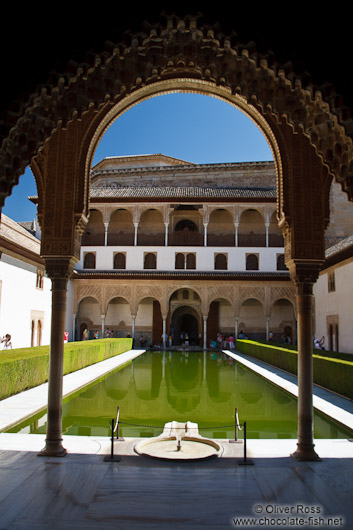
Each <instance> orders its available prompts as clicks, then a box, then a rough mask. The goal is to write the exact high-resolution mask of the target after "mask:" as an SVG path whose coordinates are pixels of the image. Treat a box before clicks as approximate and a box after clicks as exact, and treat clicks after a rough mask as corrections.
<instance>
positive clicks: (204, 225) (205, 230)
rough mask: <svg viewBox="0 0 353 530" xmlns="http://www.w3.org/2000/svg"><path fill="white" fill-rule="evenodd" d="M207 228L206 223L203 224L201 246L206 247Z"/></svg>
mask: <svg viewBox="0 0 353 530" xmlns="http://www.w3.org/2000/svg"><path fill="white" fill-rule="evenodd" d="M207 226H208V223H203V246H204V247H207Z"/></svg>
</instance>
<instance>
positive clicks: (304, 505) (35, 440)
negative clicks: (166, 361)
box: [0, 353, 353, 530]
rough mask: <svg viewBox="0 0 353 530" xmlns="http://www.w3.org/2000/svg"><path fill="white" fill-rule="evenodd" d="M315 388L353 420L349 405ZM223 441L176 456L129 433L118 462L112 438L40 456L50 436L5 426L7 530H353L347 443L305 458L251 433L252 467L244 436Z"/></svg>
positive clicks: (2, 478) (80, 441)
mask: <svg viewBox="0 0 353 530" xmlns="http://www.w3.org/2000/svg"><path fill="white" fill-rule="evenodd" d="M129 355H130V356H131V357H134V356H135V353H130V354H129ZM234 355H237V354H234ZM122 360H123V359H122ZM110 362H111V361H110ZM124 362H125V361H124ZM256 365H257V367H258V370H259V371H261V370H269V371H270V372H271V373H272V375H271V376H270V377H272V378H275V379H277V378H282V379H283V383H281V384H283V385H284V386H286V385H294V387H293V388H292V390H293V392H294V393H295V380H294V379H292V378H291V377H290V376H289V375H288V374H283V373H282V374H281V373H280V372H278V371H277V370H275V369H272V368H271V369H270V367H268V366H264V365H262V364H261V363H256ZM97 368H98V367H96V370H97ZM105 369H106V367H102V370H105ZM85 373H86V374H88V373H89V371H86V372H85ZM85 377H86V376H84V375H83V373H82V374H81V376H80V378H81V379H82V381H83V379H84V378H85ZM80 378H79V380H80V381H81V379H80ZM76 379H77V377H76ZM78 384H81V382H80V383H78ZM45 391H46V390H45ZM36 392H37V394H36V396H37V399H38V400H39V401H40V399H42V398H40V397H39V394H38V392H39V390H38V389H37V391H36ZM316 392H317V393H318V394H319V395H318V396H316V397H317V399H319V400H322V401H323V402H326V406H327V407H329V408H330V407H334V409H331V410H333V411H334V413H335V414H336V413H339V411H341V414H342V416H341V420H342V422H345V423H348V424H350V421H351V418H352V402H350V401H349V400H344V399H343V400H342V398H340V397H339V396H335V395H333V394H332V395H330V393H328V394H327V393H326V392H324V391H323V390H322V389H316ZM32 395H33V394H32ZM26 396H28V394H27V395H26ZM10 399H11V398H10ZM26 399H27V398H26ZM4 401H6V400H4ZM27 401H28V399H27ZM34 401H35V399H34ZM21 403H22V405H21ZM7 404H8V406H9V407H10V409H11V407H12V409H11V411H12V413H13V414H14V413H15V412H16V411H17V414H19V415H21V414H23V411H22V412H21V407H22V408H23V409H26V404H25V403H24V399H22V401H21V400H20V399H19V397H18V398H17V399H16V401H14V400H12V401H8V402H7ZM33 404H34V402H33V403H32V405H33ZM38 406H39V403H38ZM3 407H4V410H5V411H6V410H7V409H6V404H5V405H3ZM26 410H27V409H26ZM0 414H1V409H0ZM6 421H7V422H9V421H10V419H9V417H8V418H7V420H6ZM6 421H5V420H4V422H5V423H6ZM217 441H218V442H221V443H222V445H223V454H222V456H221V457H220V458H215V459H211V460H207V461H200V462H182V463H176V462H166V461H161V460H155V459H150V458H146V457H144V456H138V455H137V454H136V453H135V451H134V445H135V443H136V442H137V439H131V438H130V439H129V438H127V439H125V441H116V442H115V443H114V452H115V454H118V455H119V456H120V457H121V460H120V461H119V462H106V461H104V455H109V454H110V440H109V439H107V438H101V437H84V436H80V437H79V436H64V442H63V445H64V447H66V449H67V450H68V454H67V455H66V457H64V458H56V457H55V458H53V457H44V456H38V452H39V451H40V450H41V449H42V448H43V447H44V436H43V435H33V434H10V433H4V432H2V433H0V530H5V529H6V530H40V529H44V528H50V529H52V530H69V529H70V530H71V529H72V530H73V529H75V530H83V529H85V530H92V529H94V530H96V529H97V530H113V529H114V530H120V529H122V530H135V529H138V530H139V529H141V530H142V529H143V530H159V529H161V530H185V529H186V530H201V529H202V530H203V529H207V530H221V529H222V530H223V529H231V528H242V527H246V528H259V527H281V528H283V527H285V528H313V527H316V528H345V529H351V528H353V502H352V501H353V442H351V441H350V440H347V439H342V440H316V441H315V444H316V446H315V449H316V451H317V453H318V454H319V456H320V458H321V460H320V461H317V462H298V461H296V460H294V459H293V458H291V456H290V454H291V453H292V452H293V451H294V450H295V448H296V441H295V440H282V439H281V440H280V439H278V440H255V439H250V440H248V441H247V460H248V462H249V461H250V463H251V464H252V465H242V464H244V459H243V455H244V445H243V442H239V443H229V441H227V440H217Z"/></svg>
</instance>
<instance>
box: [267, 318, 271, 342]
mask: <svg viewBox="0 0 353 530" xmlns="http://www.w3.org/2000/svg"><path fill="white" fill-rule="evenodd" d="M269 333H270V317H266V340H268V336H269Z"/></svg>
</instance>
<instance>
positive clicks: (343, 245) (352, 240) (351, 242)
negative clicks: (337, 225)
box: [325, 235, 353, 259]
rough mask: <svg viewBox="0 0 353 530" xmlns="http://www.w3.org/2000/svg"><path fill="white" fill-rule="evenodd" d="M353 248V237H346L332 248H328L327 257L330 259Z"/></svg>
mask: <svg viewBox="0 0 353 530" xmlns="http://www.w3.org/2000/svg"><path fill="white" fill-rule="evenodd" d="M351 246H353V235H351V236H348V237H345V238H344V239H342V240H341V241H339V242H338V243H336V244H335V245H332V247H330V248H328V249H327V250H326V252H325V257H326V259H327V258H330V257H331V256H334V255H335V254H338V253H339V252H341V251H342V250H346V249H347V248H349V247H351Z"/></svg>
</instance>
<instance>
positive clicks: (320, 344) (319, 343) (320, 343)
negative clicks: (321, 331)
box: [314, 337, 325, 350]
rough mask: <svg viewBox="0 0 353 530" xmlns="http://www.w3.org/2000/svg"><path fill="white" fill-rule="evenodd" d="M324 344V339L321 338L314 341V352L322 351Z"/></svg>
mask: <svg viewBox="0 0 353 530" xmlns="http://www.w3.org/2000/svg"><path fill="white" fill-rule="evenodd" d="M324 342H325V337H321V339H320V340H319V339H314V348H315V349H316V350H324V349H325V348H324Z"/></svg>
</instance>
